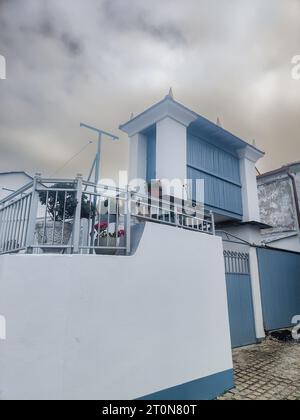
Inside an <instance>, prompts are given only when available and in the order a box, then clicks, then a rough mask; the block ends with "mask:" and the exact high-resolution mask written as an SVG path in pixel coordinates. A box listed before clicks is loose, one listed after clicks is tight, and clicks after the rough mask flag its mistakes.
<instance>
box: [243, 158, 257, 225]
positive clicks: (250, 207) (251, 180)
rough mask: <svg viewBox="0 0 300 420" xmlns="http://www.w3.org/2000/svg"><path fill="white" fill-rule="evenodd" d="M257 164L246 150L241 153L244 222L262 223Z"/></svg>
mask: <svg viewBox="0 0 300 420" xmlns="http://www.w3.org/2000/svg"><path fill="white" fill-rule="evenodd" d="M255 164H256V160H253V159H252V158H251V155H250V154H249V153H247V151H246V150H242V151H241V152H240V174H241V184H242V202H243V222H249V221H256V222H259V221H260V212H259V202H258V191H257V180H256V169H255Z"/></svg>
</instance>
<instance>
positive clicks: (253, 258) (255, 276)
mask: <svg viewBox="0 0 300 420" xmlns="http://www.w3.org/2000/svg"><path fill="white" fill-rule="evenodd" d="M249 255H250V260H249V263H250V273H251V285H252V299H253V306H254V319H255V330H256V338H257V340H258V341H261V340H263V339H264V338H265V336H266V334H265V329H264V317H263V309H262V298H261V290H260V273H259V265H258V256H257V249H256V248H255V247H253V246H251V247H250V250H249Z"/></svg>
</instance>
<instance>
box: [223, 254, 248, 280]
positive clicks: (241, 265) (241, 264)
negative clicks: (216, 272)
mask: <svg viewBox="0 0 300 420" xmlns="http://www.w3.org/2000/svg"><path fill="white" fill-rule="evenodd" d="M224 259H225V271H226V274H244V275H249V274H250V264H249V254H248V253H246V252H235V251H224Z"/></svg>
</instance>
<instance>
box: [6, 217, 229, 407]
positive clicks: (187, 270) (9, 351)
mask: <svg viewBox="0 0 300 420" xmlns="http://www.w3.org/2000/svg"><path fill="white" fill-rule="evenodd" d="M0 313H1V314H2V315H4V316H5V317H6V321H7V340H6V341H1V342H0V373H1V374H0V399H13V398H14V399H15V398H17V399H42V398H45V399H61V398H70V399H77V398H80V399H132V398H137V397H140V396H144V395H147V394H150V393H153V392H156V391H159V390H162V389H165V388H169V387H172V386H175V385H179V384H182V383H185V382H188V381H191V380H194V379H198V378H201V377H206V376H209V375H212V374H215V373H217V372H222V371H226V370H228V369H231V368H232V360H231V343H230V333H229V322H228V310H227V298H226V285H225V273H224V261H223V253H222V242H221V239H220V238H218V237H212V236H209V235H205V234H200V233H196V232H190V231H185V230H181V229H177V228H173V227H168V226H162V225H157V224H147V226H146V229H145V233H144V236H143V238H142V241H141V244H140V247H139V249H138V251H137V253H136V254H135V255H134V256H132V257H113V256H87V255H85V256H58V255H57V256H53V255H52V256H50V255H45V256H43V255H40V256H39V255H36V256H34V255H32V256H26V255H23V256H22V255H16V256H2V257H0Z"/></svg>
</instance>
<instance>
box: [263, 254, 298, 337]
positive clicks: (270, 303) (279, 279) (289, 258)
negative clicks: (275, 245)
mask: <svg viewBox="0 0 300 420" xmlns="http://www.w3.org/2000/svg"><path fill="white" fill-rule="evenodd" d="M257 255H258V262H259V272H260V285H261V294H262V306H263V315H264V325H265V329H266V330H267V331H272V330H277V329H282V328H287V327H290V326H292V318H293V317H294V316H295V315H300V254H296V253H292V252H285V251H280V250H278V251H277V250H273V249H264V248H260V249H258V250H257Z"/></svg>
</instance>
